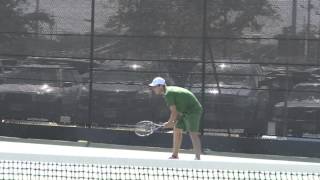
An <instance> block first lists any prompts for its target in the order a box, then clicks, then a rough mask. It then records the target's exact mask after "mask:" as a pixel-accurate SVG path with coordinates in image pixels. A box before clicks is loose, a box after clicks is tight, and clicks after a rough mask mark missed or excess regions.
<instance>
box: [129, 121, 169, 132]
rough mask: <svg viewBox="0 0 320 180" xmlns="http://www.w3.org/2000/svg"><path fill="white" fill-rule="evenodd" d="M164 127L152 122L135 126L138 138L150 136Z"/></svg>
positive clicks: (143, 122) (144, 122) (139, 123)
mask: <svg viewBox="0 0 320 180" xmlns="http://www.w3.org/2000/svg"><path fill="white" fill-rule="evenodd" d="M163 127H164V124H156V123H154V122H152V121H140V122H138V123H137V124H136V125H135V133H136V135H138V136H149V135H151V134H152V133H154V132H155V131H157V130H159V129H161V128H163Z"/></svg>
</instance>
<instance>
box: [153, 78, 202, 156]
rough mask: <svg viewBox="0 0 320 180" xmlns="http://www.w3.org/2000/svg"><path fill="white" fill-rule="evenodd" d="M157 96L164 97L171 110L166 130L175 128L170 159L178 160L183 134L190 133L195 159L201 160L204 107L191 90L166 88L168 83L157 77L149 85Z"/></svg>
mask: <svg viewBox="0 0 320 180" xmlns="http://www.w3.org/2000/svg"><path fill="white" fill-rule="evenodd" d="M149 87H150V88H151V89H152V91H153V92H154V93H155V94H156V95H163V96H164V98H165V101H166V103H167V105H168V106H169V108H170V112H171V114H170V118H169V120H168V121H167V122H166V123H165V126H164V127H165V128H173V152H172V156H171V157H170V159H178V158H179V156H178V154H179V150H180V146H181V143H182V137H183V136H182V133H183V132H188V133H189V135H190V138H191V141H192V145H193V149H194V152H195V159H196V160H200V154H201V140H200V137H199V134H200V133H199V125H200V119H201V115H202V106H201V104H200V102H199V101H198V99H197V98H196V97H195V95H194V94H193V93H192V92H190V91H189V90H187V89H185V88H181V87H177V86H166V81H165V80H164V79H163V78H161V77H156V78H154V79H153V81H152V82H151V83H150V84H149Z"/></svg>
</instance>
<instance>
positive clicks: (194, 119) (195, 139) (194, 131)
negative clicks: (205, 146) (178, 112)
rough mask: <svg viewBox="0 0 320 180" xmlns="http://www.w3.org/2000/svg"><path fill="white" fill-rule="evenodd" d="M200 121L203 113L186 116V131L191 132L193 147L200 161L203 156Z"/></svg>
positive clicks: (196, 157)
mask: <svg viewBox="0 0 320 180" xmlns="http://www.w3.org/2000/svg"><path fill="white" fill-rule="evenodd" d="M200 119H201V113H192V114H188V115H185V118H184V121H185V122H184V123H185V126H186V131H188V132H189V135H190V139H191V142H192V145H193V150H194V153H195V159H197V160H199V159H200V155H201V147H202V146H201V140H200V133H199V130H200Z"/></svg>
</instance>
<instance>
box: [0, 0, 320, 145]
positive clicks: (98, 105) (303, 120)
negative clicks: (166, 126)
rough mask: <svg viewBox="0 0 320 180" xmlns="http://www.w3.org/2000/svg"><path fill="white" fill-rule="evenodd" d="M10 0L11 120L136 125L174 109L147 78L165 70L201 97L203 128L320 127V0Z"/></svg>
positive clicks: (284, 130)
mask: <svg viewBox="0 0 320 180" xmlns="http://www.w3.org/2000/svg"><path fill="white" fill-rule="evenodd" d="M0 9H1V10H0V67H1V69H0V82H1V84H0V117H1V119H2V125H1V126H2V127H5V128H8V127H12V128H16V127H20V126H21V129H23V128H26V127H25V126H22V125H26V126H29V125H30V126H32V127H33V126H35V127H37V126H39V127H40V128H50V129H55V128H58V129H60V130H61V131H64V130H62V129H64V128H67V129H68V131H72V132H74V131H76V132H78V130H79V129H81V131H80V132H81V133H85V134H86V133H89V131H92V132H95V131H100V130H106V131H109V130H112V131H115V132H118V131H119V130H120V131H121V132H127V133H132V130H133V129H132V125H133V124H135V123H136V122H138V121H141V120H152V121H154V122H164V121H166V120H167V118H168V117H169V111H168V108H167V107H166V104H165V102H164V100H163V99H162V97H157V96H155V95H153V94H152V93H151V92H150V90H149V89H148V87H147V84H148V83H149V82H150V81H151V80H152V79H153V78H154V77H155V76H162V77H164V78H165V79H166V80H167V82H168V84H169V85H177V86H181V87H185V88H187V89H189V90H191V91H192V92H193V93H195V95H196V96H197V97H198V98H199V100H200V101H201V103H202V105H203V106H204V110H205V111H204V114H203V119H202V134H203V135H204V137H210V138H220V137H224V136H227V137H232V138H236V139H237V138H238V139H237V141H239V142H241V141H242V138H247V137H249V139H250V138H257V139H256V140H257V143H258V142H265V140H262V139H261V137H262V136H263V135H271V136H274V135H275V136H281V137H298V138H309V139H314V138H316V139H318V138H319V137H320V135H319V134H320V118H319V117H320V106H319V104H320V103H319V102H320V95H319V92H320V91H319V90H320V83H319V78H320V69H319V55H320V53H319V52H320V39H319V37H320V26H319V25H320V21H319V14H320V13H319V11H320V4H319V2H318V1H315V0H308V1H303V0H284V1H275V0H260V1H252V0H242V1H238V0H202V1H192V0H174V1H172V0H170V1H169V0H165V1H161V2H153V1H147V0H117V1H115V0H77V1H76V0H56V1H50V0H4V1H1V2H0ZM22 127H23V128H22ZM21 129H20V130H21ZM60 130H59V131H60ZM5 132H6V133H4V134H3V135H8V134H10V136H20V135H19V134H15V133H13V134H12V133H11V132H10V133H8V132H7V131H5ZM52 133H53V132H52ZM81 133H80V134H78V135H79V136H82V135H83V134H81ZM27 134H28V133H27ZM37 134H38V135H37V137H38V138H41V137H42V138H46V135H45V134H43V131H41V132H38V133H37ZM53 134H54V135H57V136H58V134H59V133H53ZM53 134H52V135H53ZM63 134H64V133H61V135H63ZM76 134H77V133H76ZM24 136H26V137H27V136H28V135H24ZM68 136H69V135H66V136H63V137H60V136H59V138H62V139H65V138H68ZM84 136H85V135H84ZM51 138H53V137H51ZM96 138H97V141H98V139H100V138H101V137H96ZM132 138H135V137H132ZM256 140H255V141H256ZM93 141H94V140H93ZM301 141H305V139H301ZM299 142H300V140H299ZM209 144H210V143H209ZM276 144H277V143H276ZM212 146H214V145H212ZM248 147H251V146H248ZM230 148H231V147H230Z"/></svg>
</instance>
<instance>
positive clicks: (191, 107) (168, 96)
mask: <svg viewBox="0 0 320 180" xmlns="http://www.w3.org/2000/svg"><path fill="white" fill-rule="evenodd" d="M164 97H165V101H166V103H167V105H168V106H171V105H175V106H176V108H177V111H178V112H180V113H199V112H201V111H202V106H201V104H200V102H199V101H198V99H197V98H196V96H195V95H194V94H193V93H192V92H190V91H189V90H188V89H185V88H181V87H177V86H167V87H166V92H165V94H164Z"/></svg>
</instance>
